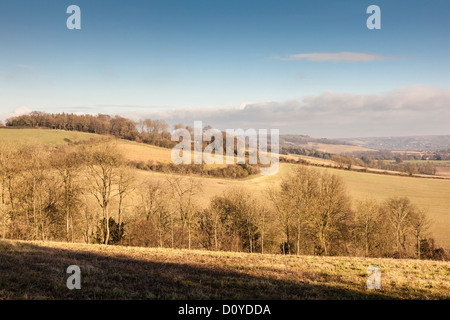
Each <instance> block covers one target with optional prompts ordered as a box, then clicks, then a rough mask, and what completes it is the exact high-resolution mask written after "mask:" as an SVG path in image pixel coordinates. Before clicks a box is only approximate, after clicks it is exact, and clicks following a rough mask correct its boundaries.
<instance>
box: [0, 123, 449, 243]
mask: <svg viewBox="0 0 450 320" xmlns="http://www.w3.org/2000/svg"><path fill="white" fill-rule="evenodd" d="M92 137H98V135H94V134H88V133H79V132H67V131H56V130H36V129H4V130H0V140H7V141H11V139H13V140H14V139H16V140H17V141H22V142H25V141H40V142H42V143H46V144H50V145H57V144H61V143H67V142H68V140H65V139H70V140H71V141H77V140H82V139H90V138H92ZM118 146H119V148H120V149H121V150H122V151H124V154H125V156H126V157H128V158H129V159H130V160H139V161H148V160H153V161H155V162H157V161H161V162H169V161H170V154H171V150H170V149H165V148H160V147H155V146H150V145H146V144H142V143H137V142H130V141H126V140H119V144H118ZM294 166H295V165H292V164H285V163H281V164H280V170H279V172H278V173H277V174H276V175H273V176H250V177H248V178H245V179H224V178H212V177H200V176H194V177H193V179H195V180H197V181H198V183H199V184H202V185H203V193H202V194H201V196H199V201H200V202H201V203H203V204H204V205H206V204H207V203H208V202H209V200H210V198H211V197H213V196H215V195H220V194H221V193H222V192H224V191H225V190H227V189H228V188H230V187H244V188H247V189H248V190H249V191H251V192H252V193H254V194H255V195H257V196H258V197H260V198H261V199H265V198H266V194H265V190H266V189H267V188H268V187H269V186H276V185H277V184H278V183H280V181H281V179H282V177H284V176H285V175H287V174H289V172H291V170H292V169H293V168H294ZM317 169H318V170H326V171H329V172H331V173H334V174H337V175H339V176H341V177H342V178H343V179H344V182H345V183H346V186H347V189H348V192H349V195H350V196H351V197H352V200H353V202H355V201H358V200H365V199H367V198H375V199H376V200H378V201H384V200H386V199H387V198H389V197H393V196H408V197H410V198H411V200H412V202H413V203H416V204H417V205H419V206H421V207H422V208H424V209H426V210H427V211H428V214H429V216H430V217H431V218H432V219H433V222H434V223H433V225H432V229H431V231H432V233H433V235H434V237H435V239H436V240H437V243H438V245H441V246H444V247H446V248H450V232H449V228H450V209H449V208H450V196H449V191H450V180H440V179H432V178H418V177H405V176H392V175H381V174H375V173H365V172H355V171H348V170H341V169H333V168H321V167H318V168H317ZM137 175H138V178H139V179H142V181H143V180H144V179H154V180H161V181H163V180H165V179H166V177H167V174H164V173H158V172H149V171H140V170H138V171H137Z"/></svg>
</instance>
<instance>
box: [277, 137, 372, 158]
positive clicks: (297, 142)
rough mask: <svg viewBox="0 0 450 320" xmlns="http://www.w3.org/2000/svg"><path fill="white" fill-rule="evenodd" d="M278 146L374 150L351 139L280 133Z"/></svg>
mask: <svg viewBox="0 0 450 320" xmlns="http://www.w3.org/2000/svg"><path fill="white" fill-rule="evenodd" d="M280 147H284V148H305V149H312V150H318V151H321V152H328V153H336V154H343V153H351V152H361V151H374V150H373V149H371V148H367V147H365V146H361V145H358V144H354V143H352V141H344V140H330V139H317V138H311V137H308V136H302V135H288V134H285V135H280Z"/></svg>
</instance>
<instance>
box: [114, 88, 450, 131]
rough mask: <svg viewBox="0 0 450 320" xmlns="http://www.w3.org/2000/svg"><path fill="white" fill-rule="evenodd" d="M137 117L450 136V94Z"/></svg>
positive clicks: (341, 96) (340, 98)
mask: <svg viewBox="0 0 450 320" xmlns="http://www.w3.org/2000/svg"><path fill="white" fill-rule="evenodd" d="M123 115H124V116H127V114H123ZM133 116H134V117H139V118H145V117H150V118H158V119H164V120H166V121H167V122H169V123H171V124H174V123H179V122H181V123H185V124H193V122H194V121H195V120H201V121H203V124H204V125H207V124H209V125H212V126H214V127H216V128H219V129H226V128H229V129H234V128H240V127H241V128H244V129H245V128H255V129H259V128H261V129H263V128H278V129H280V133H296V134H307V135H310V136H313V137H327V138H338V137H364V136H391V135H392V136H406V135H425V134H450V126H449V124H448V123H449V120H450V91H449V90H444V89H440V88H436V87H432V86H424V85H414V86H408V87H403V88H400V89H397V90H394V91H390V92H385V93H380V94H352V93H340V92H332V91H326V92H323V93H322V94H320V95H315V96H307V97H304V98H303V99H302V100H289V101H284V102H261V103H246V104H242V105H241V106H236V107H230V108H176V109H170V110H165V111H153V112H152V111H148V112H144V111H142V112H137V113H133Z"/></svg>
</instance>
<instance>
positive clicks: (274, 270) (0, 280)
mask: <svg viewBox="0 0 450 320" xmlns="http://www.w3.org/2000/svg"><path fill="white" fill-rule="evenodd" d="M70 265H78V266H79V267H80V268H81V272H82V274H81V289H80V290H68V289H67V287H66V281H67V278H68V277H69V275H68V274H66V269H67V267H68V266H70ZM370 265H377V266H379V267H380V269H381V272H382V274H381V290H368V289H367V286H366V281H367V278H368V275H367V273H366V272H367V271H366V270H367V268H368V267H369V266H370ZM449 277H450V263H449V262H437V261H417V260H393V259H361V258H345V257H314V256H298V257H297V256H282V255H261V254H248V253H230V252H208V251H188V250H172V249H159V248H158V249H156V248H134V247H120V246H103V245H85V244H69V243H57V242H24V241H1V240H0V299H450V281H448V279H449Z"/></svg>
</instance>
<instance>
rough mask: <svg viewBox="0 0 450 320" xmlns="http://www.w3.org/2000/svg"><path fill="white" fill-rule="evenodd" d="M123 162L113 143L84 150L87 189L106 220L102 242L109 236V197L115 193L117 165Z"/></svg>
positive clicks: (117, 176)
mask: <svg viewBox="0 0 450 320" xmlns="http://www.w3.org/2000/svg"><path fill="white" fill-rule="evenodd" d="M122 163H123V157H122V155H121V154H120V153H119V152H118V151H117V148H116V147H115V145H113V144H106V143H105V144H100V145H97V146H94V147H91V148H90V149H88V150H86V153H85V164H86V166H87V168H88V180H89V182H90V188H89V191H90V192H91V194H92V195H93V196H94V197H95V199H96V200H97V203H98V205H99V206H100V208H101V210H102V213H103V217H104V219H105V221H106V223H105V224H106V236H105V239H104V244H108V242H109V237H110V227H109V221H110V215H109V209H110V208H109V207H110V202H111V199H112V198H113V197H114V196H116V195H117V193H116V192H117V190H116V189H115V185H116V184H117V182H118V180H119V172H118V171H119V167H120V166H121V165H122Z"/></svg>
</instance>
